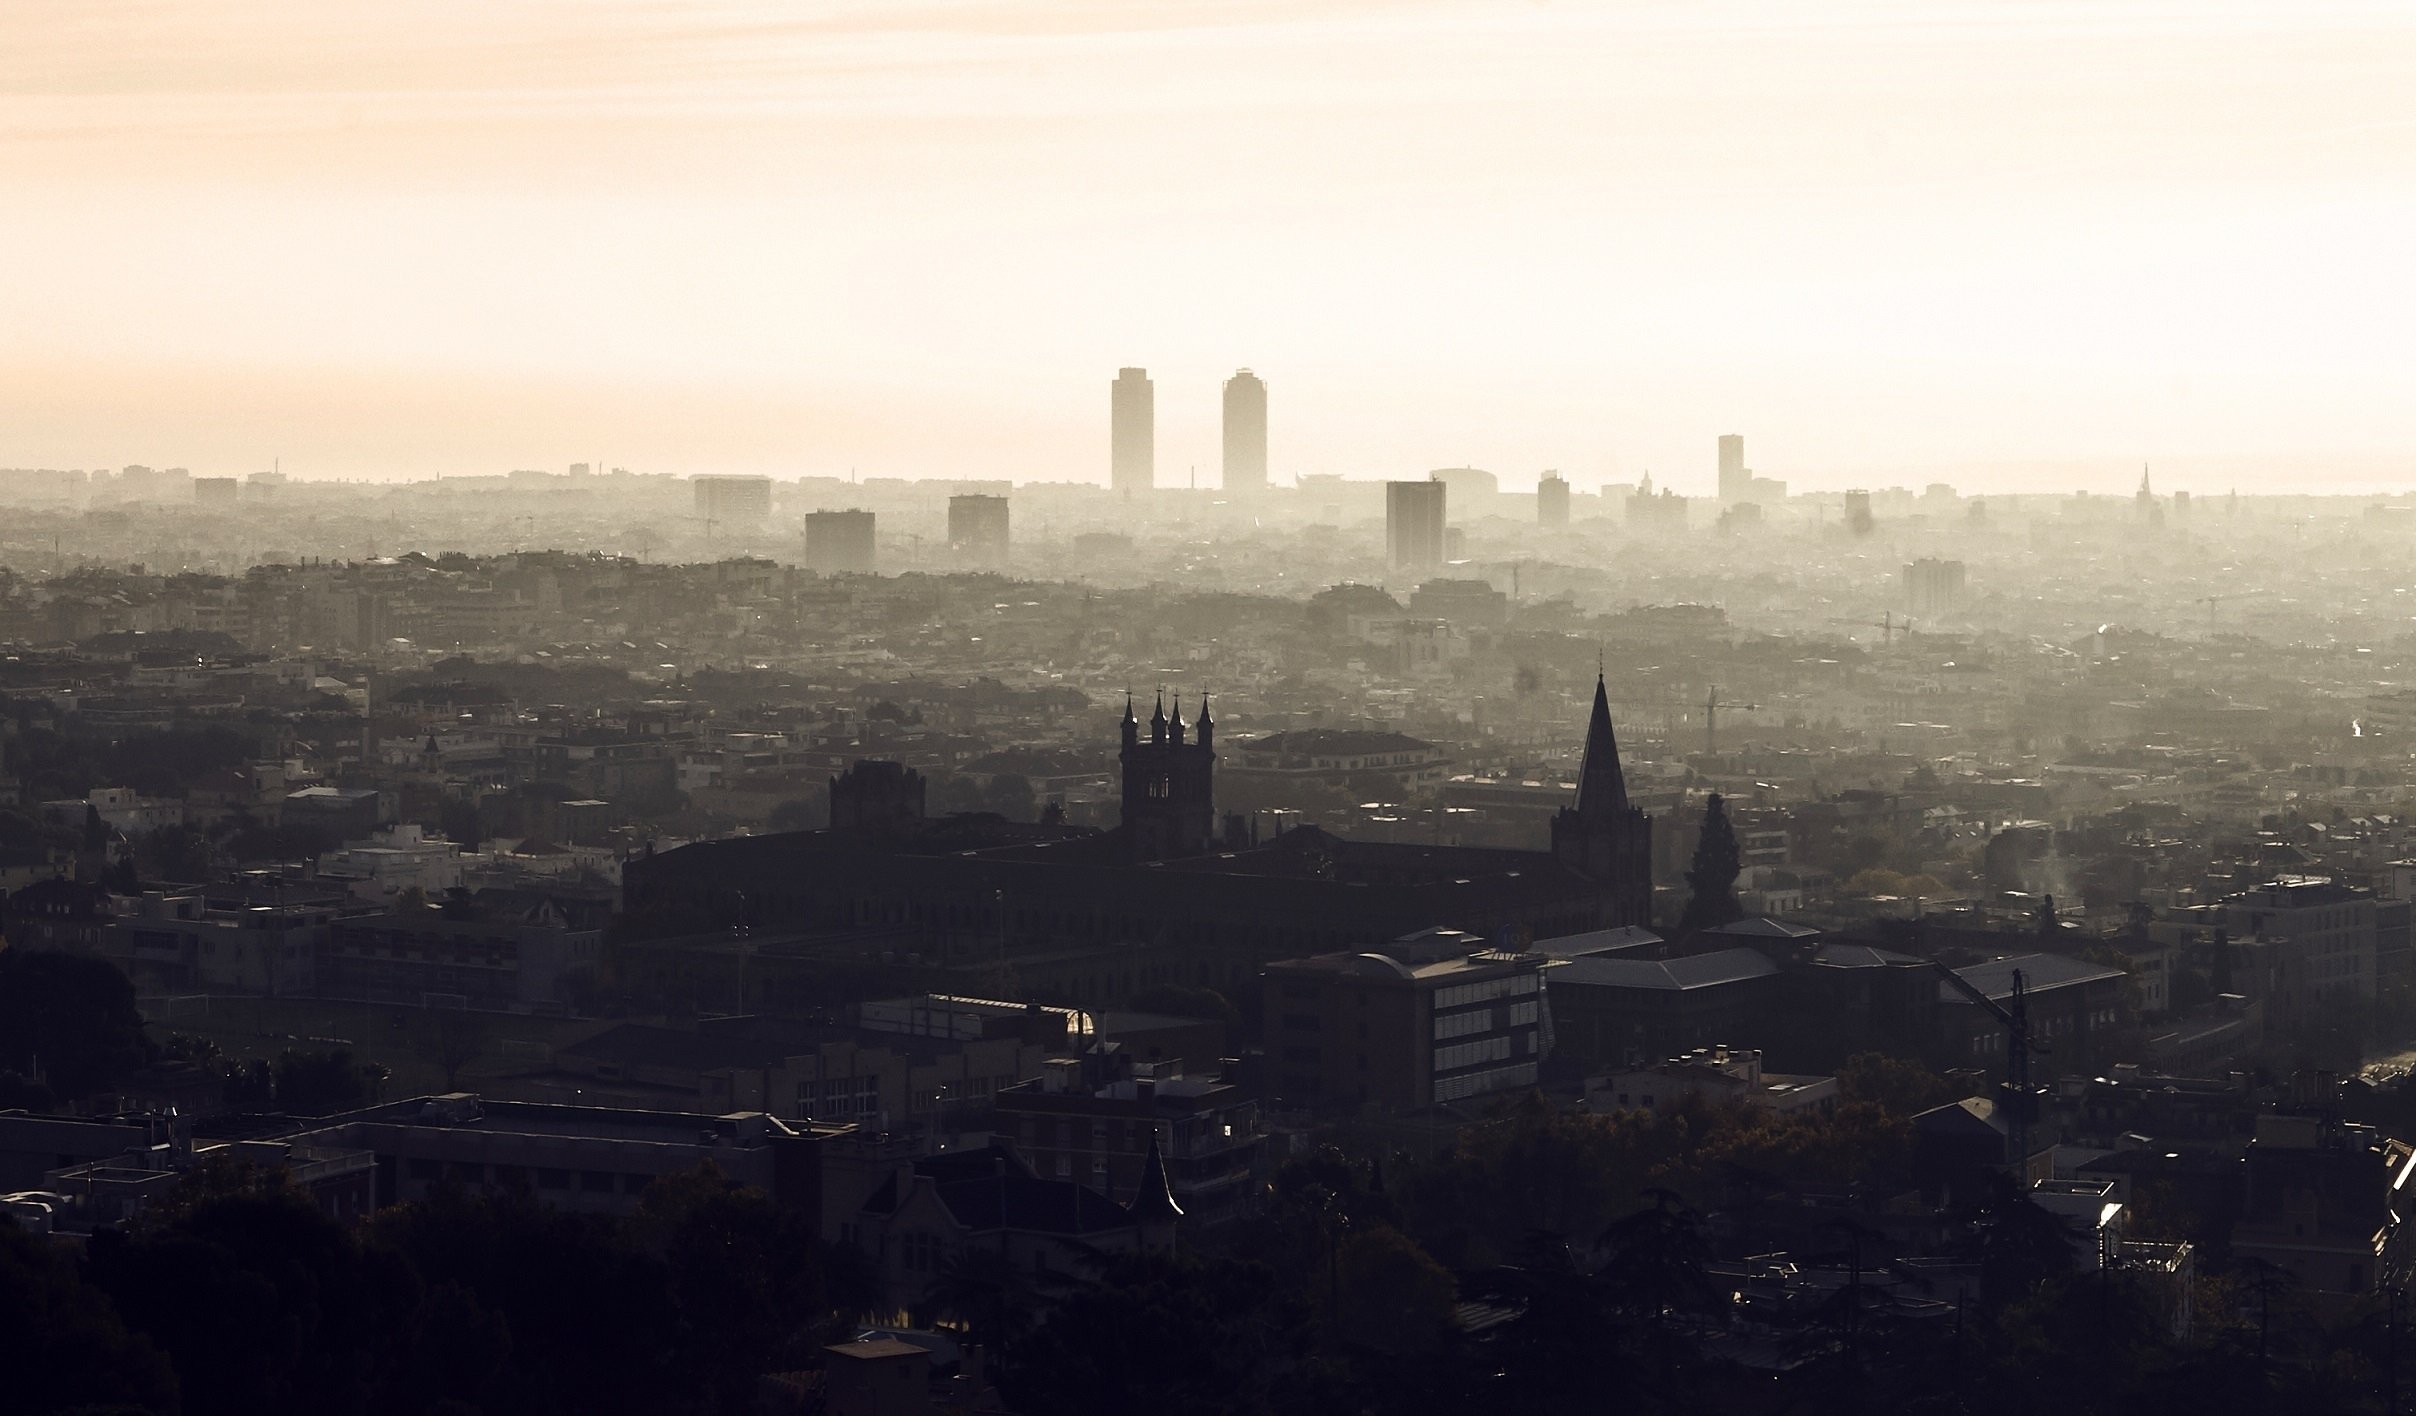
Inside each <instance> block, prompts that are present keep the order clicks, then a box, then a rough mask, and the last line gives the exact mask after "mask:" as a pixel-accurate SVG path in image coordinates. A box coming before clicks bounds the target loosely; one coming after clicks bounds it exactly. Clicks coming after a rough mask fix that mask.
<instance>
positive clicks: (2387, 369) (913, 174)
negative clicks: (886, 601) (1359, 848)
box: [0, 0, 2416, 491]
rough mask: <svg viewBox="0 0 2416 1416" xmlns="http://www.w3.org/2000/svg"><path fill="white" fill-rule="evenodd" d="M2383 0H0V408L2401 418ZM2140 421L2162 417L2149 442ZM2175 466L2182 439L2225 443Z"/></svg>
mask: <svg viewBox="0 0 2416 1416" xmlns="http://www.w3.org/2000/svg"><path fill="white" fill-rule="evenodd" d="M2410 73H2416V7H2411V6H2409V5H2408V4H2406V3H2405V0H2391V3H2351V2H2350V0H2294V3H2291V4H2287V5H2275V4H2270V3H2257V4H2246V3H2232V2H2231V0H2172V2H2171V3H2145V2H2144V0H2142V2H2140V3H2133V2H2132V0H2087V3H2065V0H1928V3H1913V2H1912V0H1767V3H1738V0H1626V2H1625V3H1598V4H1575V3H1557V2H1556V0H1543V2H1542V3H1514V2H1513V0H1470V2H1469V3H1457V2H1456V0H1455V2H1454V3H1443V2H1442V0H1437V3H1378V2H1377V0H1284V3H1256V0H1202V2H1201V3H1191V2H1190V0H1073V2H1072V3H1053V4H1050V3H1022V4H1016V3H983V0H873V2H872V3H859V4H844V3H829V4H816V3H802V2H800V0H791V2H790V3H727V4H711V3H687V0H680V3H668V2H665V3H653V2H651V0H650V2H648V3H640V0H545V2H544V3H529V2H528V0H522V3H512V0H415V2H414V3H411V4H401V5H396V4H387V5H377V6H371V5H367V4H360V3H354V2H353V0H220V2H219V3H214V4H208V5H196V4H189V3H174V2H173V0H158V2H157V3H114V2H113V0H10V3H9V4H8V5H7V6H6V7H5V8H4V9H0V192H5V193H6V197H7V200H6V203H5V210H4V213H0V258H4V259H5V261H6V268H7V276H6V278H5V280H4V281H0V466H79V467H80V466H100V465H105V464H116V463H122V462H132V461H144V462H151V463H155V464H168V463H175V464H180V465H188V466H190V467H192V468H193V469H194V470H195V471H196V472H244V471H250V470H256V469H259V468H265V467H266V466H268V465H269V462H270V460H271V458H282V459H283V463H284V465H285V467H286V469H287V470H288V471H289V472H295V473H299V474H301V475H306V476H307V475H324V476H368V477H383V476H413V475H430V474H434V473H439V472H447V473H462V472H490V471H498V470H502V469H505V468H509V467H554V468H557V469H558V468H559V467H560V466H562V465H563V464H565V463H568V462H571V461H580V460H587V459H590V458H602V459H604V460H606V461H608V462H610V463H614V464H618V465H625V466H629V467H632V468H636V469H642V470H649V471H668V472H719V471H761V472H771V473H774V474H776V475H796V474H801V473H841V474H843V473H845V472H846V471H847V470H849V469H850V468H854V469H856V470H857V471H858V472H859V473H860V474H862V475H905V476H964V477H1011V478H1015V479H1017V480H1030V479H1051V480H1062V479H1079V480H1094V481H1096V480H1104V478H1105V475H1106V466H1107V386H1108V381H1109V380H1110V379H1111V378H1112V377H1113V376H1114V373H1115V370H1116V369H1117V367H1118V366H1120V365H1126V364H1139V365H1144V366H1146V367H1148V368H1149V370H1150V372H1151V374H1152V376H1153V377H1154V378H1155V380H1156V383H1157V398H1158V428H1159V446H1158V467H1159V476H1160V481H1161V483H1162V484H1176V485H1179V484H1180V483H1181V482H1182V481H1183V478H1184V469H1185V468H1186V467H1188V466H1191V465H1194V464H1196V465H1197V466H1198V467H1199V468H1200V469H1201V478H1202V481H1203V483H1207V482H1211V481H1213V479H1214V472H1213V469H1214V468H1215V467H1216V465H1217V431H1216V418H1217V410H1218V397H1217V391H1218V385H1219V383H1220V382H1221V381H1222V379H1223V378H1224V377H1225V376H1226V375H1227V374H1229V373H1230V372H1231V371H1232V370H1233V369H1235V368H1236V367H1239V366H1243V365H1247V366H1250V367H1251V368H1254V369H1256V370H1257V371H1258V372H1259V373H1260V374H1261V375H1263V376H1264V377H1265V378H1266V379H1267V381H1268V386H1269V390H1270V400H1271V418H1270V422H1271V425H1272V430H1273V435H1272V446H1273V457H1272V462H1273V465H1274V472H1275V479H1276V480H1277V481H1278V482H1279V483H1280V482H1285V481H1288V480H1289V479H1290V477H1291V476H1292V475H1294V474H1297V473H1303V472H1341V473H1345V474H1349V475H1353V476H1398V475H1404V474H1414V473H1416V472H1420V471H1423V470H1424V469H1426V468H1429V467H1436V466H1445V465H1467V464H1473V465H1477V466H1483V467H1488V468H1492V469H1494V470H1496V471H1498V472H1500V473H1501V474H1502V475H1503V476H1504V478H1505V481H1506V482H1511V483H1514V482H1516V481H1517V480H1518V479H1519V478H1521V477H1523V476H1532V474H1533V473H1534V472H1535V471H1536V470H1537V469H1540V468H1543V467H1559V468H1561V469H1563V470H1565V471H1566V472H1567V473H1568V474H1569V475H1570V476H1571V477H1572V478H1573V479H1574V480H1576V481H1577V482H1578V483H1579V485H1580V486H1590V485H1591V484H1593V483H1595V482H1599V481H1602V480H1605V479H1614V478H1615V479H1621V480H1625V479H1631V478H1633V477H1634V476H1635V475H1636V474H1637V473H1638V472H1640V471H1643V470H1646V469H1649V470H1651V471H1652V472H1653V473H1654V475H1655V477H1656V480H1659V481H1663V482H1665V483H1667V484H1670V485H1674V486H1677V487H1678V488H1680V489H1681V490H1699V489H1704V488H1707V487H1708V485H1709V482H1710V479H1711V476H1712V465H1713V458H1712V447H1713V439H1714V437H1715V436H1716V435H1717V434H1719V433H1723V432H1742V433H1744V434H1746V435H1747V437H1748V439H1749V443H1748V446H1749V449H1750V451H1751V454H1752V455H1751V461H1752V463H1753V465H1754V466H1755V468H1756V470H1757V471H1760V472H1762V473H1764V474H1766V475H1771V476H1778V477H1785V478H1789V479H1790V480H1792V481H1794V482H1795V483H1796V484H1797V485H1798V486H1803V487H1817V486H1824V485H1827V486H1837V485H1844V484H1846V483H1847V482H1848V481H1854V480H1863V479H1867V478H1871V477H1873V476H1874V475H1883V476H1885V477H1888V478H1891V479H1894V480H1901V481H1906V482H1913V483H1918V482H1919V481H1922V480H1927V479H1929V478H1930V477H1932V476H1950V477H1953V478H1954V479H1956V480H1960V481H1963V482H1965V483H1967V484H1968V485H1970V486H1971V487H1972V488H1974V489H1986V488H1987V487H1988V486H1989V485H1992V484H1994V485H2001V486H2008V487H2010V486H2017V485H2039V486H2053V487H2055V488H2057V489H2068V488H2070V487H2072V486H2074V485H2087V486H2091V487H2094V488H2100V489H2103V490H2108V491H2121V490H2127V488H2128V487H2129V485H2130V484H2131V483H2132V482H2133V481H2135V479H2136V477H2137V468H2138V466H2139V464H2140V463H2142V462H2143V461H2154V462H2156V463H2157V465H2158V466H2159V469H2160V472H2159V478H2158V481H2159V484H2160V486H2170V487H2182V486H2189V485H2191V484H2192V471H2191V469H2196V475H2197V477H2198V480H2199V482H2200V483H2201V484H2203V485H2207V486H2209V487H2211V488H2219V487H2220V485H2221V479H2222V478H2223V477H2225V476H2231V477H2235V478H2237V479H2238V480H2239V481H2240V482H2241V484H2242V486H2243V490H2249V489H2253V488H2254V486H2255V485H2256V483H2255V482H2254V481H2253V480H2252V479H2256V478H2262V479H2264V480H2265V481H2266V482H2273V481H2276V480H2277V479H2278V480H2279V481H2281V482H2285V483H2286V482H2288V481H2290V480H2291V479H2298V480H2299V481H2300V482H2301V483H2302V484H2304V485H2308V486H2309V487H2310V488H2315V487H2319V486H2338V485H2348V484H2360V485H2372V484H2377V483H2381V482H2385V481H2388V482H2392V483H2399V484H2404V483H2405V482H2407V481H2409V480H2412V478H2411V474H2412V473H2416V457H2411V456H2410V455H2409V454H2410V452H2411V450H2416V396H2411V393H2410V390H2411V388H2412V387H2416V377H2412V376H2416V354H2411V352H2410V349H2411V338H2410V332H2411V330H2416V274H2412V273H2411V271H2412V270H2416V261H2412V260H2411V257H2410V251H2411V249H2412V248H2416V99H2412V98H2411V97H2410V92H2411V90H2410V88H2409V85H2408V82H2407V76H2408V75H2409V74H2410ZM2167 468H2171V469H2176V470H2174V471H2172V472H2166V471H2165V470H2164V469H2167ZM2226 469H2228V470H2226Z"/></svg>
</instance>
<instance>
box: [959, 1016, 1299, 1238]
mask: <svg viewBox="0 0 2416 1416" xmlns="http://www.w3.org/2000/svg"><path fill="white" fill-rule="evenodd" d="M992 1129H993V1131H994V1132H995V1133H996V1134H997V1135H998V1136H999V1137H1000V1138H1001V1139H1003V1140H1004V1141H1005V1142H1006V1143H1007V1144H1008V1145H1009V1146H1011V1147H1013V1148H1014V1150H1015V1152H1016V1153H1017V1154H1018V1155H1021V1156H1022V1157H1024V1158H1025V1160H1027V1161H1029V1162H1030V1164H1031V1166H1032V1169H1033V1171H1034V1172H1035V1173H1036V1174H1039V1175H1044V1176H1053V1177H1055V1178H1057V1179H1060V1180H1080V1181H1082V1182H1084V1183H1086V1184H1088V1185H1090V1186H1092V1187H1093V1188H1095V1189H1099V1190H1104V1191H1106V1192H1107V1193H1109V1194H1111V1195H1122V1194H1130V1193H1132V1191H1133V1189H1134V1187H1136V1186H1137V1185H1139V1184H1140V1183H1141V1172H1142V1169H1143V1167H1144V1165H1145V1164H1146V1163H1147V1161H1148V1158H1149V1154H1150V1150H1151V1147H1152V1146H1153V1145H1154V1146H1156V1148H1157V1149H1158V1151H1159V1153H1160V1154H1161V1155H1162V1156H1163V1158H1164V1164H1165V1167H1166V1178H1167V1182H1168V1184H1169V1185H1170V1186H1171V1187H1172V1189H1173V1191H1174V1197H1175V1201H1176V1203H1178V1204H1180V1205H1181V1206H1182V1208H1183V1213H1184V1214H1186V1215H1188V1216H1190V1217H1191V1218H1192V1219H1193V1220H1194V1221H1196V1222H1199V1223H1202V1224H1215V1223H1217V1222H1219V1221H1220V1220H1224V1219H1229V1218H1232V1217H1234V1216H1235V1215H1237V1214H1239V1213H1241V1212H1242V1211H1243V1209H1245V1208H1246V1200H1247V1197H1248V1193H1249V1186H1250V1181H1251V1179H1252V1177H1253V1176H1254V1175H1256V1174H1257V1173H1258V1171H1259V1169H1260V1168H1261V1164H1262V1161H1263V1159H1264V1157H1265V1154H1266V1143H1267V1133H1266V1127H1265V1125H1264V1124H1263V1123H1262V1122H1261V1120H1260V1118H1259V1108H1258V1101H1257V1099H1256V1098H1255V1097H1252V1096H1250V1095H1248V1094H1247V1093H1246V1092H1244V1091H1243V1090H1242V1089H1241V1088H1240V1087H1237V1086H1233V1085H1231V1084H1230V1083H1227V1082H1224V1081H1219V1080H1212V1079H1210V1078H1207V1077H1193V1076H1185V1075H1184V1073H1183V1069H1182V1067H1181V1066H1180V1065H1178V1064H1172V1063H1149V1062H1140V1063H1133V1062H1129V1061H1126V1060H1124V1054H1123V1052H1122V1050H1121V1049H1115V1048H1108V1047H1102V1048H1096V1049H1093V1050H1092V1051H1091V1052H1089V1053H1086V1054H1085V1055H1083V1056H1082V1057H1079V1058H1073V1057H1062V1058H1052V1059H1051V1060H1050V1061H1049V1063H1048V1065H1047V1068H1046V1069H1045V1070H1044V1071H1043V1072H1042V1074H1041V1076H1040V1078H1039V1080H1037V1081H1031V1082H1024V1083H1021V1084H1019V1085H1016V1086H1013V1087H1009V1088H1007V1089H1005V1090H1003V1091H1001V1092H999V1093H998V1099H997V1104H996V1111H995V1114H994V1117H993V1120H992Z"/></svg>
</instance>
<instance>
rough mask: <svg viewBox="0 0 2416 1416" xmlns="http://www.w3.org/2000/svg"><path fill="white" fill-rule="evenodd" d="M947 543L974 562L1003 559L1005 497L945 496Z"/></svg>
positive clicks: (1005, 546) (1004, 552)
mask: <svg viewBox="0 0 2416 1416" xmlns="http://www.w3.org/2000/svg"><path fill="white" fill-rule="evenodd" d="M948 544H949V546H950V548H952V549H954V550H955V551H956V552H957V553H958V554H960V555H963V556H965V557H967V558H969V559H971V560H973V561H974V562H976V563H979V564H985V565H1002V564H1004V563H1005V562H1006V559H1007V499H1006V498H1005V497H996V496H982V495H971V494H969V495H965V496H955V497H950V498H948Z"/></svg>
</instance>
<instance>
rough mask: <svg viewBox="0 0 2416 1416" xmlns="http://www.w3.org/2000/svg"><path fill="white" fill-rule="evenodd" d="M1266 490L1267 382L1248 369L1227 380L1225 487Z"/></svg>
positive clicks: (1237, 489)
mask: <svg viewBox="0 0 2416 1416" xmlns="http://www.w3.org/2000/svg"><path fill="white" fill-rule="evenodd" d="M1266 489H1267V385H1266V381H1265V380H1263V379H1261V378H1260V377H1259V376H1258V375H1256V374H1254V373H1251V372H1250V371H1249V370H1248V369H1242V370H1240V371H1238V372H1236V373H1235V374H1234V376H1233V377H1232V378H1229V379H1227V380H1225V490H1226V491H1228V492H1263V491H1265V490H1266Z"/></svg>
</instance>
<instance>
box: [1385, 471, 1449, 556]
mask: <svg viewBox="0 0 2416 1416" xmlns="http://www.w3.org/2000/svg"><path fill="white" fill-rule="evenodd" d="M1447 490H1448V488H1447V487H1446V486H1445V485H1444V484H1443V483H1441V482H1436V481H1426V482H1387V483H1385V484H1384V544H1385V550H1386V553H1387V555H1388V557H1389V558H1390V560H1391V562H1392V565H1393V568H1394V569H1396V570H1425V569H1431V568H1432V567H1434V566H1438V565H1441V564H1442V563H1443V515H1444V507H1443V502H1444V494H1445V492H1446V491H1447Z"/></svg>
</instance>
